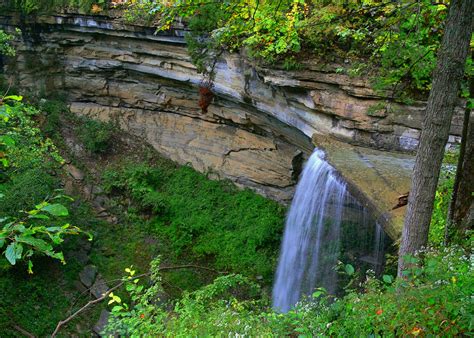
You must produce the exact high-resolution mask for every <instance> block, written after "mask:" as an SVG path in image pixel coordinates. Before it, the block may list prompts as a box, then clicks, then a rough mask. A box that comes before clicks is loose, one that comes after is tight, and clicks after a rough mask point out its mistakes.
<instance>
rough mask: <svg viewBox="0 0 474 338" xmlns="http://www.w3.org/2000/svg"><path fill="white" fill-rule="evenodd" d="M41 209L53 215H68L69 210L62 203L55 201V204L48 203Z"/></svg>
mask: <svg viewBox="0 0 474 338" xmlns="http://www.w3.org/2000/svg"><path fill="white" fill-rule="evenodd" d="M41 210H43V211H46V212H48V213H50V214H51V215H53V216H61V217H62V216H67V215H69V211H68V210H67V209H66V207H65V206H64V205H62V204H59V203H55V204H48V205H46V206H44V207H42V208H41Z"/></svg>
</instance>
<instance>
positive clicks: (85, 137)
mask: <svg viewBox="0 0 474 338" xmlns="http://www.w3.org/2000/svg"><path fill="white" fill-rule="evenodd" d="M113 132H114V126H113V124H112V123H106V122H100V121H97V120H93V119H83V121H82V125H81V127H80V134H79V138H80V140H81V141H82V143H83V144H84V147H85V148H86V149H87V150H88V151H90V152H92V153H105V152H106V151H107V150H108V149H109V147H110V145H111V142H112V136H113Z"/></svg>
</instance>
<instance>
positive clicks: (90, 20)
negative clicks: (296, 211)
mask: <svg viewBox="0 0 474 338" xmlns="http://www.w3.org/2000/svg"><path fill="white" fill-rule="evenodd" d="M30 21H31V22H27V23H24V22H23V23H19V22H15V20H14V19H12V18H7V17H1V16H0V26H2V25H3V26H4V27H7V28H8V27H13V26H17V25H19V24H21V26H22V27H21V28H22V29H23V40H22V41H21V43H20V44H19V45H18V55H17V57H16V59H15V60H6V66H5V67H4V68H5V71H6V73H7V74H8V76H9V77H11V78H13V79H14V80H15V81H16V84H17V85H18V86H19V87H20V88H22V89H23V90H32V91H35V92H38V91H39V92H40V93H41V94H44V93H50V92H52V91H58V92H63V93H65V94H67V97H68V100H69V102H70V104H71V110H72V112H74V113H76V114H79V115H87V116H91V117H95V118H99V119H103V120H115V121H117V122H118V123H119V124H120V126H121V127H122V128H123V129H125V130H127V131H129V132H131V133H132V134H135V135H138V136H141V137H143V138H144V139H145V140H146V141H147V142H149V143H150V144H152V145H153V146H154V147H155V148H156V149H157V150H158V151H160V152H161V153H162V154H164V155H166V156H169V157H170V158H171V159H173V160H175V161H177V162H179V163H190V164H192V165H193V166H194V167H195V168H196V169H198V170H200V171H209V170H210V171H211V172H213V173H215V174H216V175H218V176H220V177H227V178H230V179H231V180H233V181H234V182H236V183H237V184H240V185H244V186H250V187H252V188H254V189H256V190H257V191H259V192H261V193H262V194H264V195H267V196H269V197H272V198H275V199H278V200H282V201H288V200H289V199H290V198H291V196H292V193H293V190H294V185H295V183H296V182H295V180H296V178H297V175H298V172H299V169H300V166H301V160H302V158H303V157H304V156H306V155H305V154H307V153H308V152H309V151H311V148H312V144H311V137H312V136H313V135H314V134H323V135H330V136H333V137H335V138H337V139H339V140H341V141H343V142H348V143H352V144H354V145H359V146H367V147H371V148H378V149H385V150H396V151H413V150H414V149H415V148H416V145H417V139H418V135H419V130H420V126H421V120H422V117H423V109H424V105H423V103H417V104H415V105H412V106H404V105H398V104H392V105H391V108H390V109H389V110H388V111H386V110H374V109H373V107H374V106H375V105H377V104H379V105H380V103H384V102H385V100H384V98H382V97H380V96H378V95H376V93H375V92H374V91H373V90H372V89H370V85H369V81H368V80H367V79H360V78H351V77H349V76H347V75H343V74H336V73H335V72H334V71H333V72H331V71H323V70H321V69H323V68H324V67H323V65H318V64H314V63H311V62H307V63H306V65H305V69H304V70H300V71H282V70H271V69H266V68H259V67H254V66H252V65H251V64H249V62H248V61H246V60H245V59H244V58H243V57H241V56H240V55H238V54H232V55H225V56H224V57H223V58H222V60H221V61H220V62H219V63H218V64H217V67H216V68H217V75H216V80H215V87H214V92H215V94H216V97H215V98H214V100H213V102H212V104H211V105H210V107H209V109H208V112H207V113H206V114H203V113H202V112H201V110H200V108H199V106H198V100H199V96H198V90H197V86H198V85H199V83H200V81H201V80H202V77H201V75H199V74H197V72H196V70H195V67H194V66H193V65H192V63H191V61H190V58H189V56H188V55H187V53H186V47H185V46H184V43H183V40H182V38H180V35H182V34H180V32H179V31H175V32H172V34H169V35H163V36H159V35H154V34H153V33H154V32H153V30H151V29H146V28H143V27H136V26H126V25H123V24H122V23H120V22H118V21H116V20H114V19H113V18H109V17H87V16H78V15H57V16H49V17H38V18H35V19H34V21H33V20H32V19H30ZM460 128H461V114H457V115H456V117H455V119H454V121H453V127H452V130H451V134H452V136H451V137H450V140H451V142H454V141H455V139H456V135H459V133H460Z"/></svg>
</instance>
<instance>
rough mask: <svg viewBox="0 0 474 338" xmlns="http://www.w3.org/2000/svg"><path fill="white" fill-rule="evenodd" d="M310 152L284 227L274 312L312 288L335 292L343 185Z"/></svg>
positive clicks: (320, 155) (319, 156)
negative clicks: (322, 288)
mask: <svg viewBox="0 0 474 338" xmlns="http://www.w3.org/2000/svg"><path fill="white" fill-rule="evenodd" d="M323 156H324V154H323V152H322V151H320V150H315V151H314V152H313V154H312V155H311V157H310V158H309V159H308V161H307V162H306V165H305V167H304V170H303V173H302V176H301V179H300V182H299V183H298V185H297V187H296V193H295V196H294V198H293V202H292V203H291V207H290V211H289V213H288V216H287V219H286V225H285V233H284V236H283V242H282V246H281V254H280V260H279V264H278V269H277V273H276V280H275V284H274V287H273V306H274V308H275V309H278V310H279V311H282V312H286V311H288V310H289V309H290V308H291V307H292V306H293V305H294V304H296V302H298V300H300V298H301V296H302V295H303V294H311V292H312V291H313V290H314V288H315V287H324V288H325V289H326V290H328V291H329V292H334V291H335V288H336V284H337V274H336V271H335V270H334V266H335V265H336V263H337V259H338V256H339V244H340V241H339V238H340V226H341V219H342V209H343V205H344V198H345V197H346V195H347V194H346V184H345V183H344V182H342V181H341V180H340V179H339V178H338V177H337V176H336V175H335V170H334V168H333V167H331V166H330V165H329V164H328V163H327V162H326V161H324V159H323Z"/></svg>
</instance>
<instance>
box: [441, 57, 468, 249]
mask: <svg viewBox="0 0 474 338" xmlns="http://www.w3.org/2000/svg"><path fill="white" fill-rule="evenodd" d="M472 55H473V56H474V53H473V54H472ZM469 93H470V95H469V96H470V97H471V98H474V79H470V83H469ZM471 115H472V109H471V107H470V106H469V103H468V105H467V106H466V110H465V111H464V122H463V130H462V139H461V149H460V151H459V160H458V164H457V168H456V178H455V179H454V186H453V194H452V196H451V201H450V203H449V209H448V217H447V220H446V228H445V233H444V244H445V245H447V244H448V243H449V241H450V239H451V238H452V237H453V236H457V235H462V233H463V232H464V230H465V229H466V228H468V227H469V226H470V225H469V223H470V222H469V220H468V219H467V217H468V216H469V214H470V212H469V209H470V208H471V206H472V205H473V203H474V195H473V192H474V121H473V117H471ZM471 221H472V220H471Z"/></svg>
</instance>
